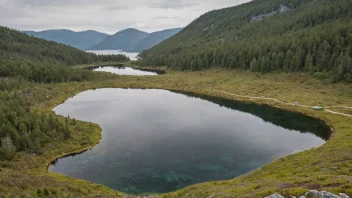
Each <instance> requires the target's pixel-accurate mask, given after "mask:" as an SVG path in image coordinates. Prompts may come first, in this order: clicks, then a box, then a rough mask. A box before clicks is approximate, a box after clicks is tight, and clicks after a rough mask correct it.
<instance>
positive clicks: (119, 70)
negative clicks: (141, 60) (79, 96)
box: [86, 66, 165, 76]
mask: <svg viewBox="0 0 352 198" xmlns="http://www.w3.org/2000/svg"><path fill="white" fill-rule="evenodd" d="M86 69H90V70H93V71H100V72H109V73H113V74H118V75H126V76H156V75H159V74H165V71H162V70H150V69H135V68H132V67H125V66H93V67H87V68H86Z"/></svg>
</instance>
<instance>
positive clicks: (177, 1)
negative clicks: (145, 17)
mask: <svg viewBox="0 0 352 198" xmlns="http://www.w3.org/2000/svg"><path fill="white" fill-rule="evenodd" d="M193 5H195V3H194V2H192V1H187V0H161V1H157V2H152V3H151V4H150V7H152V8H164V9H169V8H172V9H179V8H185V7H191V6H193Z"/></svg>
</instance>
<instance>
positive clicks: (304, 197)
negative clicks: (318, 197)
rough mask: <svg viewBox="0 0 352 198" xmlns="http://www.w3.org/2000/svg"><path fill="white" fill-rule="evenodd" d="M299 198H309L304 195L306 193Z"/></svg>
mask: <svg viewBox="0 0 352 198" xmlns="http://www.w3.org/2000/svg"><path fill="white" fill-rule="evenodd" d="M299 198H307V197H306V196H304V195H302V196H300V197H299Z"/></svg>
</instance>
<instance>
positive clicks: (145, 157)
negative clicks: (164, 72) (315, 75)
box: [49, 89, 330, 194]
mask: <svg viewBox="0 0 352 198" xmlns="http://www.w3.org/2000/svg"><path fill="white" fill-rule="evenodd" d="M54 111H55V112H56V113H57V114H59V115H64V116H68V115H69V116H70V117H73V118H75V119H79V120H85V121H89V122H94V123H98V124H99V125H100V126H101V127H102V129H103V138H102V140H101V142H100V144H99V145H97V146H96V147H94V148H93V149H92V150H89V151H87V152H84V153H82V154H79V155H76V156H71V157H66V158H63V159H59V160H58V161H57V163H56V164H54V165H52V166H50V167H49V170H50V171H53V172H60V173H63V174H66V175H69V176H72V177H75V178H80V179H85V180H89V181H93V182H96V183H100V184H103V185H106V186H108V187H110V188H113V189H116V190H119V191H124V192H128V193H136V194H138V193H161V192H170V191H174V190H176V189H179V188H183V187H185V186H188V185H191V184H195V183H200V182H204V181H209V180H223V179H231V178H233V177H236V176H239V175H243V174H245V173H248V172H249V171H251V170H254V169H257V168H259V167H261V166H263V165H264V164H267V163H270V162H271V161H272V160H273V157H282V156H285V155H288V154H291V153H295V152H299V151H303V150H306V149H310V148H312V147H317V146H320V145H322V144H324V140H323V139H327V138H328V137H329V134H330V129H329V127H328V126H326V125H325V123H324V122H322V121H320V120H318V119H314V118H310V117H308V116H305V115H301V114H297V113H293V112H287V111H282V110H279V109H276V108H271V107H268V106H265V105H256V104H249V103H240V102H234V101H228V100H224V99H221V98H215V97H209V96H201V95H190V94H187V95H185V94H180V93H174V92H171V91H165V90H150V89H147V90H136V89H98V90H95V91H93V90H91V91H86V92H82V93H80V94H78V95H77V96H75V97H73V98H71V99H69V100H67V101H66V102H65V103H64V104H62V105H59V106H57V107H56V108H55V109H54ZM317 136H318V137H317ZM322 138H323V139H322Z"/></svg>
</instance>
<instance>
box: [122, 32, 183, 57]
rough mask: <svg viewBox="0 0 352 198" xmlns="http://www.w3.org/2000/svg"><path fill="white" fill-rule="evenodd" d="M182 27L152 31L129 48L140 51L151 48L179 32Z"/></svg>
mask: <svg viewBox="0 0 352 198" xmlns="http://www.w3.org/2000/svg"><path fill="white" fill-rule="evenodd" d="M181 30H182V28H172V29H166V30H162V31H157V32H152V33H150V34H149V35H148V36H146V37H145V38H144V39H142V40H140V41H139V42H138V43H137V44H136V45H135V46H134V47H133V48H132V49H131V50H129V51H133V52H142V51H144V50H146V49H149V48H152V47H154V46H155V45H157V44H159V43H161V42H162V41H164V40H166V39H168V38H170V37H172V36H173V35H175V34H177V33H178V32H180V31H181Z"/></svg>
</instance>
